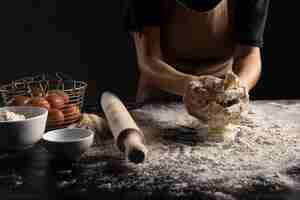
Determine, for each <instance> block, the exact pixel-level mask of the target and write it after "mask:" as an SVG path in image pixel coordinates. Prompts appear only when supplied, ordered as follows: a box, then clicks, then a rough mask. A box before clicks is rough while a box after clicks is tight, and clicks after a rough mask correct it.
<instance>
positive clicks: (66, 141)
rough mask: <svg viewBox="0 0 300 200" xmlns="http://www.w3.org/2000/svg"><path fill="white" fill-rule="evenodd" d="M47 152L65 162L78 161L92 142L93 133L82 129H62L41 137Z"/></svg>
mask: <svg viewBox="0 0 300 200" xmlns="http://www.w3.org/2000/svg"><path fill="white" fill-rule="evenodd" d="M43 141H44V146H45V148H46V149H47V151H48V152H50V153H51V154H53V155H54V156H56V157H57V158H62V159H66V160H75V161H76V160H78V159H79V158H80V157H81V155H82V154H83V153H84V152H86V151H87V150H88V149H89V148H90V146H91V145H92V144H93V141H94V132H93V131H91V130H87V129H82V128H63V129H56V130H53V131H48V132H47V133H45V134H44V135H43Z"/></svg>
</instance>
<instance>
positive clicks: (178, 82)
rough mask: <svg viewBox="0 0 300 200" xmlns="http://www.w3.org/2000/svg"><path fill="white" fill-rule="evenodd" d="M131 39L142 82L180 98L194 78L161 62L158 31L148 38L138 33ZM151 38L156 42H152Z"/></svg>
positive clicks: (150, 33)
mask: <svg viewBox="0 0 300 200" xmlns="http://www.w3.org/2000/svg"><path fill="white" fill-rule="evenodd" d="M133 37H134V41H135V46H136V53H137V61H138V66H139V70H140V73H141V76H142V77H143V79H144V82H147V83H146V84H147V85H148V86H151V87H156V88H159V89H161V90H164V91H167V92H170V93H173V94H176V95H180V96H182V95H183V94H184V90H185V86H186V85H187V84H188V82H189V81H190V80H191V79H193V78H195V77H194V76H192V75H188V74H185V73H182V72H180V71H178V70H176V69H175V68H173V67H172V66H170V65H169V64H167V63H166V62H164V61H163V58H162V55H161V51H160V46H159V45H160V43H159V42H158V41H159V39H157V38H159V34H158V30H157V29H154V31H151V32H150V31H149V32H148V37H145V35H144V34H139V33H134V34H133ZM153 37H155V38H156V40H153V39H152V38H153Z"/></svg>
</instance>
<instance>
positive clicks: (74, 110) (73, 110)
mask: <svg viewBox="0 0 300 200" xmlns="http://www.w3.org/2000/svg"><path fill="white" fill-rule="evenodd" d="M63 113H64V114H65V116H69V115H78V114H79V113H80V110H79V107H78V106H77V105H76V104H70V105H68V106H66V107H65V108H64V109H63Z"/></svg>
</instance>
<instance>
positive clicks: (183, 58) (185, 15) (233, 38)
mask: <svg viewBox="0 0 300 200" xmlns="http://www.w3.org/2000/svg"><path fill="white" fill-rule="evenodd" d="M127 3H128V4H127V6H126V13H125V18H124V19H125V25H126V29H127V30H128V31H129V32H130V33H131V35H132V37H133V41H134V44H135V49H136V55H137V62H138V66H139V72H140V75H139V83H138V91H137V96H136V99H137V101H139V102H144V101H147V100H155V99H163V100H165V99H167V98H168V97H171V98H173V97H174V96H176V97H182V96H183V95H184V94H185V91H186V88H187V85H188V84H189V83H190V82H191V81H193V80H198V79H201V77H203V76H205V75H213V76H216V77H220V78H222V77H224V75H225V74H226V73H227V72H229V71H233V72H234V73H235V74H236V75H238V77H239V79H240V82H241V83H242V84H243V85H244V86H245V88H247V90H248V91H250V90H251V89H252V88H253V87H254V86H255V85H256V83H257V81H258V79H259V77H260V73H261V48H262V47H263V34H264V29H265V25H266V20H267V14H268V7H269V0H147V1H141V0H128V2H127Z"/></svg>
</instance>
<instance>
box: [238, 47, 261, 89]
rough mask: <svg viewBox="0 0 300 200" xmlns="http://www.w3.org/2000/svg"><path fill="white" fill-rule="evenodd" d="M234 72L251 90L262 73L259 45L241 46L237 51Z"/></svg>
mask: <svg viewBox="0 0 300 200" xmlns="http://www.w3.org/2000/svg"><path fill="white" fill-rule="evenodd" d="M233 70H234V72H235V73H236V74H237V75H238V76H239V77H240V80H241V82H242V83H243V84H244V85H245V86H246V87H247V89H248V90H249V91H250V90H251V89H252V88H253V87H254V86H255V85H256V83H257V82H258V80H259V78H260V74H261V56H260V49H259V48H258V47H250V46H239V47H237V49H236V52H235V62H234V66H233Z"/></svg>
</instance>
